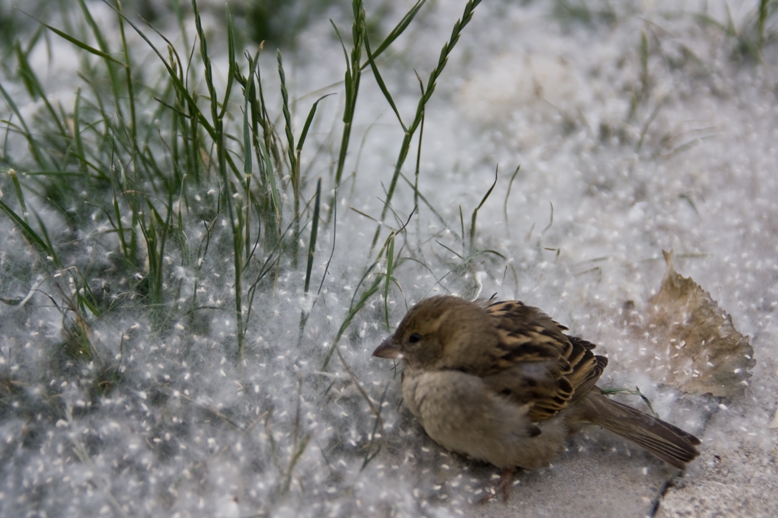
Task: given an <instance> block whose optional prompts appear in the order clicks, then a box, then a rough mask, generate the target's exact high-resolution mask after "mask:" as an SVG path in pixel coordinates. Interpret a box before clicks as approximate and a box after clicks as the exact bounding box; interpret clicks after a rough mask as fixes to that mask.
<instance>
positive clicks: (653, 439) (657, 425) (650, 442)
mask: <svg viewBox="0 0 778 518" xmlns="http://www.w3.org/2000/svg"><path fill="white" fill-rule="evenodd" d="M581 403H582V404H581V405H580V407H582V408H581V410H583V413H582V414H581V416H580V419H581V420H582V421H585V422H589V423H591V424H595V425H598V426H602V427H603V428H605V429H606V430H609V431H611V432H613V433H615V434H616V435H619V436H621V437H623V438H624V439H627V440H628V441H630V442H633V443H635V444H637V445H638V446H641V447H642V448H645V449H646V450H648V451H650V452H651V453H653V454H654V455H656V456H657V457H659V458H660V459H662V460H664V461H666V462H668V463H670V464H672V465H673V466H675V467H676V468H678V469H684V468H685V467H686V464H687V463H689V462H691V461H692V460H694V458H695V457H697V455H699V454H700V452H699V451H697V448H695V446H697V445H699V444H700V440H699V439H698V438H697V437H695V436H694V435H692V434H690V433H688V432H685V431H684V430H681V429H680V428H678V427H677V426H673V425H671V424H670V423H667V422H665V421H662V420H661V419H659V418H656V417H653V416H650V415H648V414H645V413H643V412H640V411H639V410H635V409H634V408H632V407H629V406H627V405H622V404H621V403H619V402H617V401H613V400H612V399H609V398H608V397H606V396H605V395H603V394H602V393H600V392H599V391H598V389H596V388H595V389H594V390H592V391H591V392H589V394H587V395H586V396H585V397H584V398H583V400H582V401H581Z"/></svg>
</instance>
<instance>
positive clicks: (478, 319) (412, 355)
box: [373, 296, 496, 370]
mask: <svg viewBox="0 0 778 518" xmlns="http://www.w3.org/2000/svg"><path fill="white" fill-rule="evenodd" d="M493 340H496V335H495V332H494V329H493V327H492V326H491V325H490V322H489V317H488V315H486V312H485V310H484V309H483V308H482V307H481V306H479V305H478V304H476V303H473V302H469V301H467V300H465V299H461V298H459V297H453V296H438V297H431V298H428V299H424V300H422V301H421V302H419V303H418V304H416V305H415V306H414V307H413V308H411V310H410V311H408V313H407V314H406V315H405V317H404V318H403V319H402V322H400V325H399V326H397V330H396V331H395V332H394V334H393V335H392V336H390V337H389V338H387V339H386V340H384V341H383V343H381V345H379V346H378V348H377V349H376V350H375V351H373V356H376V357H378V358H392V359H402V360H403V361H404V362H405V363H406V364H407V365H409V366H410V367H413V368H420V369H425V370H438V369H458V368H463V367H466V366H467V367H471V366H472V364H473V362H474V361H477V360H476V359H475V358H476V357H477V355H476V354H475V353H476V351H475V350H474V348H478V349H481V350H482V348H481V346H485V345H488V344H489V343H490V341H493Z"/></svg>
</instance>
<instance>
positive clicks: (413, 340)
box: [408, 333, 421, 344]
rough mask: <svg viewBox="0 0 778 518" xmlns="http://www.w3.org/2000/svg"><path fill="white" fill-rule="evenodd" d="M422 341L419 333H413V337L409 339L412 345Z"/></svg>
mask: <svg viewBox="0 0 778 518" xmlns="http://www.w3.org/2000/svg"><path fill="white" fill-rule="evenodd" d="M419 340H421V335H420V334H419V333H413V334H412V335H411V336H409V337H408V341H409V342H410V343H412V344H415V343H416V342H418V341H419Z"/></svg>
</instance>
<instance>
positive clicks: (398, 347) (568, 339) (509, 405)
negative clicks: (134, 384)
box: [373, 296, 700, 498]
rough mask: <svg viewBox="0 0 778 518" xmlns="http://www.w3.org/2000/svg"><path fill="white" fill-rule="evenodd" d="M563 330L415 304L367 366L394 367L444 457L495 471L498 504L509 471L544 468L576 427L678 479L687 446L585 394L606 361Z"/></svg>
mask: <svg viewBox="0 0 778 518" xmlns="http://www.w3.org/2000/svg"><path fill="white" fill-rule="evenodd" d="M484 306H485V307H484ZM566 330H567V328H565V327H564V326H561V325H559V324H557V323H556V322H554V321H553V320H552V319H551V318H550V317H549V316H548V315H546V314H545V313H543V312H542V311H540V310H539V309H537V308H533V307H531V306H525V305H524V304H522V303H521V302H519V301H515V300H513V301H505V302H494V303H488V305H485V304H479V303H477V302H468V301H466V300H464V299H461V298H459V297H452V296H438V297H432V298H428V299H425V300H422V301H421V302H419V303H418V304H416V306H414V307H413V308H412V309H411V310H410V311H409V312H408V314H407V315H405V318H403V320H402V322H400V325H399V327H398V328H397V330H396V331H395V333H394V335H392V336H391V337H389V338H388V339H386V340H385V341H384V342H383V343H382V344H381V345H380V346H379V347H378V348H377V349H376V350H375V351H374V352H373V356H377V357H379V358H394V359H400V358H402V360H403V363H404V366H405V368H404V371H403V378H402V392H403V399H404V401H405V404H406V405H407V406H408V408H409V409H410V411H411V413H413V415H414V416H415V417H416V419H418V421H419V423H421V425H422V427H423V428H424V430H425V431H426V432H427V434H428V435H429V436H430V437H432V439H433V440H435V442H437V443H438V444H440V445H441V446H443V447H444V448H446V449H448V450H452V451H455V452H458V453H462V454H465V455H468V456H470V457H472V458H475V459H479V460H483V461H487V462H490V463H492V464H494V465H495V466H497V467H498V468H502V469H504V470H505V472H504V473H503V480H502V481H501V483H500V487H501V488H502V490H503V492H504V494H505V495H506V498H507V489H508V484H509V483H510V474H511V473H512V472H513V470H514V469H515V468H517V467H521V468H528V469H529V468H537V467H540V466H544V465H546V464H547V463H548V461H549V460H550V459H551V457H553V456H554V455H555V454H556V453H557V452H558V451H559V450H560V449H561V448H562V447H563V446H564V443H565V440H566V438H567V436H568V435H570V434H571V433H574V432H575V431H576V430H577V428H578V427H579V426H580V425H581V424H595V425H599V426H602V427H603V428H606V429H607V430H610V431H611V432H613V433H615V434H617V435H620V436H621V437H623V438H625V439H627V440H629V441H632V442H634V443H635V444H637V445H639V446H642V447H643V448H645V449H646V450H648V451H650V452H651V453H653V454H654V455H656V456H657V457H659V458H660V459H663V460H664V461H666V462H668V463H669V464H672V465H673V466H675V467H677V468H679V469H683V468H684V467H685V466H686V464H687V463H688V462H691V461H692V460H693V459H694V458H695V457H697V455H698V454H699V452H698V451H697V449H696V448H695V446H696V445H698V444H700V440H699V439H697V438H696V437H695V436H693V435H691V434H689V433H687V432H685V431H683V430H681V429H680V428H677V427H675V426H673V425H671V424H669V423H666V422H664V421H662V420H661V419H657V418H656V417H652V416H650V415H648V414H644V413H642V412H640V411H638V410H635V409H634V408H631V407H628V406H626V405H622V404H621V403H617V402H616V401H612V400H610V399H608V397H606V396H605V395H604V394H603V392H602V390H601V389H600V388H599V387H597V386H595V383H597V380H598V379H599V377H600V375H601V374H602V371H603V369H605V366H606V365H607V364H608V359H607V358H605V357H604V356H595V355H594V353H592V349H594V347H595V346H594V344H592V343H590V342H587V341H586V340H582V339H580V338H578V337H575V336H568V335H566V334H565V333H564V331H566ZM506 477H507V481H506V480H504V479H505V478H506Z"/></svg>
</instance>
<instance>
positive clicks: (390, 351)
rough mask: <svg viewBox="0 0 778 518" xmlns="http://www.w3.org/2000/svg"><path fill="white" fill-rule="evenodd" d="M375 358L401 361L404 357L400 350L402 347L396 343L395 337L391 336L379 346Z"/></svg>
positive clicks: (374, 352)
mask: <svg viewBox="0 0 778 518" xmlns="http://www.w3.org/2000/svg"><path fill="white" fill-rule="evenodd" d="M373 356H376V357H378V358H392V359H394V360H399V359H400V358H402V357H403V353H402V351H401V350H400V345H399V344H398V343H397V342H395V341H394V337H393V336H390V337H389V338H387V339H386V340H384V341H383V342H381V345H379V346H378V348H377V349H376V350H375V351H373Z"/></svg>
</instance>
